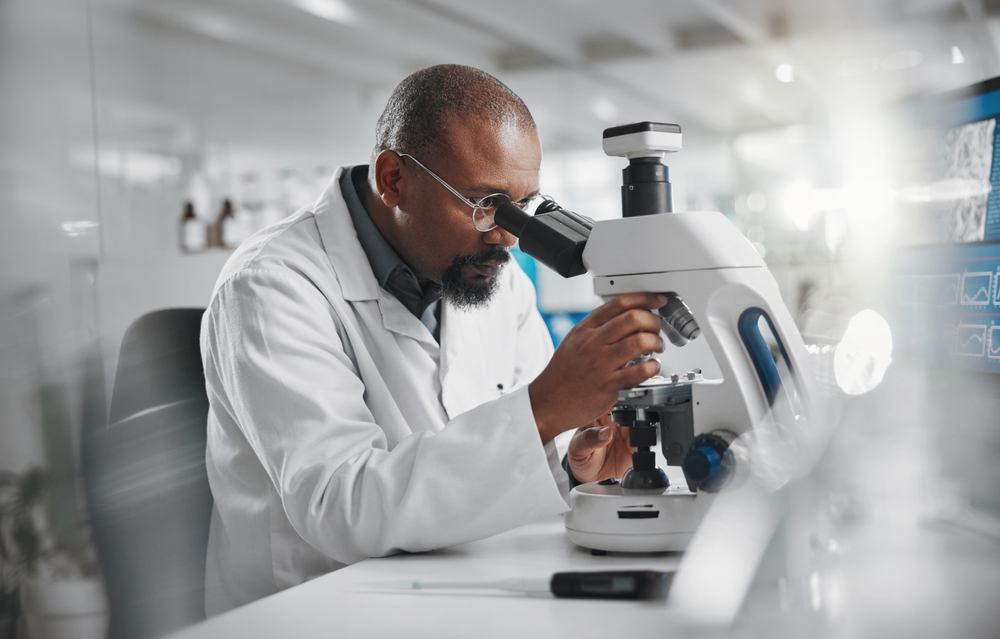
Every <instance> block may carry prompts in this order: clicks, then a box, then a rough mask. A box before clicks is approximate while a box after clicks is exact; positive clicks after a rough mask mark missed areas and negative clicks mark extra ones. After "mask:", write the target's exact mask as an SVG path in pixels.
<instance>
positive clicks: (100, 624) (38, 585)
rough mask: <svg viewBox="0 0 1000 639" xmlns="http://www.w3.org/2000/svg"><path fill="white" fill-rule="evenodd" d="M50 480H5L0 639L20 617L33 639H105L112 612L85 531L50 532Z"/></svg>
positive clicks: (1, 490) (0, 490) (0, 508)
mask: <svg viewBox="0 0 1000 639" xmlns="http://www.w3.org/2000/svg"><path fill="white" fill-rule="evenodd" d="M53 483H57V482H53V476H52V475H51V473H49V472H47V471H45V470H43V469H41V468H37V467H36V468H30V469H28V470H26V471H25V472H23V473H20V474H17V473H11V472H0V639H14V637H15V632H16V624H17V619H18V617H19V615H20V614H21V613H22V612H23V613H24V617H25V621H26V622H27V627H28V634H29V636H30V638H31V639H61V638H63V637H67V638H68V637H74V638H79V639H104V638H105V637H106V636H107V631H108V604H107V598H106V597H105V594H104V589H103V586H102V584H101V581H100V579H99V578H98V570H97V562H96V561H95V558H94V553H93V550H92V545H91V544H90V543H89V540H88V539H87V535H86V527H85V526H83V525H82V524H81V523H80V522H79V521H77V520H76V516H77V515H76V513H71V514H72V515H73V521H74V522H75V528H76V530H71V531H67V530H66V529H65V528H63V529H61V530H53V526H52V525H51V524H50V522H51V520H52V517H50V513H49V512H48V509H47V508H46V505H47V503H46V497H47V496H48V494H49V492H50V487H51V485H52V484H53Z"/></svg>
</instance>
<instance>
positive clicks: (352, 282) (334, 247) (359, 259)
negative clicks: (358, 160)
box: [313, 166, 437, 345]
mask: <svg viewBox="0 0 1000 639" xmlns="http://www.w3.org/2000/svg"><path fill="white" fill-rule="evenodd" d="M347 170H350V167H344V166H342V167H340V168H338V169H337V171H336V172H335V173H334V174H333V178H332V179H331V180H330V183H329V184H327V186H326V189H325V190H324V191H323V194H322V195H321V196H320V197H319V200H317V201H316V205H315V206H314V207H313V215H314V216H315V218H316V225H317V226H318V227H319V234H320V237H321V238H322V240H323V247H324V249H325V250H326V254H327V257H329V258H330V263H331V264H333V269H334V272H336V274H337V279H338V280H339V281H340V287H341V290H342V292H343V294H344V299H345V300H347V301H348V302H366V301H377V302H378V308H379V312H380V313H381V315H382V326H384V327H385V329H386V330H388V331H392V332H393V333H399V334H400V335H405V336H407V337H411V338H413V339H415V340H418V341H420V342H427V343H429V344H434V345H436V344H437V342H436V341H435V340H434V336H433V335H431V332H430V331H429V330H427V327H426V326H424V324H423V323H422V322H421V321H420V319H419V318H418V317H416V316H415V315H414V314H413V313H411V312H410V311H409V310H408V309H407V308H406V307H405V306H404V305H403V303H402V302H400V301H399V300H397V299H396V298H395V297H393V296H392V295H391V294H389V293H387V292H386V291H385V290H383V289H382V287H381V286H379V284H378V280H377V279H376V278H375V273H374V272H373V271H372V268H371V262H369V260H368V255H367V254H366V253H365V250H364V249H363V248H362V247H361V241H360V240H358V233H357V231H356V230H355V228H354V223H353V222H352V221H351V213H350V211H348V210H347V202H346V201H345V200H344V195H343V193H341V191H340V178H341V176H342V175H343V174H344V171H347Z"/></svg>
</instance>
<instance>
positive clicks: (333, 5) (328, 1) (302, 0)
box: [285, 0, 358, 24]
mask: <svg viewBox="0 0 1000 639" xmlns="http://www.w3.org/2000/svg"><path fill="white" fill-rule="evenodd" d="M285 2H287V3H288V4H290V5H292V6H293V7H297V8H299V9H301V10H303V11H305V12H306V13H311V14H313V15H314V16H318V17H320V18H323V19H325V20H329V21H331V22H339V23H340V24H357V22H358V13H357V11H355V10H354V8H353V7H351V5H349V4H347V3H346V2H344V1H343V0H285Z"/></svg>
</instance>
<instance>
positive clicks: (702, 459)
mask: <svg viewBox="0 0 1000 639" xmlns="http://www.w3.org/2000/svg"><path fill="white" fill-rule="evenodd" d="M720 468H722V457H720V456H719V453H717V452H715V449H714V448H711V447H710V446H696V447H695V448H692V449H691V450H689V451H688V454H687V455H686V456H685V457H684V474H685V475H687V476H688V477H689V478H690V479H693V480H694V481H698V482H703V481H708V480H710V479H712V478H714V477H715V476H716V475H718V474H719V469H720Z"/></svg>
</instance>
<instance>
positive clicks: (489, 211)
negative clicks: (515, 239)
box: [472, 193, 541, 233]
mask: <svg viewBox="0 0 1000 639" xmlns="http://www.w3.org/2000/svg"><path fill="white" fill-rule="evenodd" d="M540 200H541V198H532V199H531V200H530V201H521V202H514V206H516V207H517V208H519V209H521V210H522V211H524V210H527V209H528V208H530V207H531V205H532V204H534V203H535V202H537V201H540ZM510 201H511V199H510V196H509V195H506V194H504V193H494V194H493V195H487V196H486V197H484V198H481V199H479V200H478V201H477V202H476V206H475V207H473V209H472V223H473V224H474V225H475V227H476V229H478V230H480V231H482V232H483V233H485V232H486V231H492V230H493V229H495V228H496V227H497V224H496V222H495V221H494V219H493V216H494V215H496V212H497V208H498V207H499V206H500V205H501V204H503V203H504V202H510Z"/></svg>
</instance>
